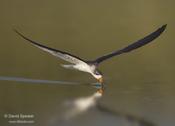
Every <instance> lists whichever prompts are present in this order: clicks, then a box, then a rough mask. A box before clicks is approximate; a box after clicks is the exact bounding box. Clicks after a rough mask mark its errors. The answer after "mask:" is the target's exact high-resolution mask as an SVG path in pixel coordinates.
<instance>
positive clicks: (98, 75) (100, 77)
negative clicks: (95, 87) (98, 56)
mask: <svg viewBox="0 0 175 126" xmlns="http://www.w3.org/2000/svg"><path fill="white" fill-rule="evenodd" d="M93 76H94V77H95V78H96V79H97V80H98V82H100V83H103V75H102V73H101V72H99V71H97V70H96V71H95V72H94V73H93Z"/></svg>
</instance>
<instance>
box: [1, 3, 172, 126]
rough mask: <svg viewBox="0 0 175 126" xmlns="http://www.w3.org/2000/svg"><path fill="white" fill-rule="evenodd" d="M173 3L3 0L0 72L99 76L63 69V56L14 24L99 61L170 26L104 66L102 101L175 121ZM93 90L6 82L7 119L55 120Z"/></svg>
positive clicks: (153, 119) (4, 104)
mask: <svg viewBox="0 0 175 126" xmlns="http://www.w3.org/2000/svg"><path fill="white" fill-rule="evenodd" d="M174 5H175V2H174V1H173V0H166V1H165V0H132V1H131V0H125V1H119V0H118V1H117V0H108V1H107V0H89V1H88V0H49V1H48V0H30V1H29V0H0V15H1V16H0V64H1V65H0V76H19V77H28V78H36V79H49V80H66V81H80V82H94V81H95V80H94V79H93V78H92V77H91V76H90V75H88V74H86V73H81V72H77V71H70V70H65V69H63V68H61V67H60V66H59V64H62V63H64V62H63V61H61V60H58V59H57V58H55V57H53V56H51V55H49V54H46V53H44V52H42V51H40V50H39V49H37V48H35V47H33V46H31V45H30V44H28V43H27V42H25V41H24V40H23V39H21V38H20V37H19V36H18V35H17V34H16V33H14V32H13V30H12V29H13V28H16V29H18V30H19V31H20V32H22V33H24V34H25V35H26V36H28V37H29V38H31V39H33V40H37V41H39V42H40V43H42V44H45V45H48V46H50V47H54V48H57V49H60V50H64V51H68V52H70V53H73V54H75V55H78V56H80V57H81V58H84V59H95V58H96V57H98V56H101V55H103V54H105V53H108V52H111V51H113V50H116V49H120V48H121V47H124V46H126V45H128V44H130V43H132V42H134V41H136V40H138V39H140V38H142V37H144V36H145V35H147V34H148V33H151V32H152V31H154V30H156V29H157V28H158V27H160V26H161V25H163V24H168V26H167V29H166V31H165V32H164V33H163V34H162V35H161V36H160V37H159V38H158V39H156V40H155V41H154V42H153V43H151V44H149V45H147V46H145V47H143V48H140V49H138V50H136V51H134V52H132V53H129V54H125V55H121V56H118V57H116V58H113V59H111V60H108V61H107V62H104V63H103V64H102V65H101V66H100V69H101V71H102V72H103V73H104V76H105V79H106V86H107V89H106V91H105V94H104V97H103V99H102V101H101V102H102V103H103V104H105V105H107V106H108V107H110V108H113V109H114V110H117V111H118V110H120V111H122V112H125V113H130V114H133V115H137V116H140V117H143V118H146V119H148V120H150V121H151V122H154V123H155V124H157V125H160V126H165V125H166V126H174V125H175V122H174V117H175V109H174V106H175V98H174V96H175V91H174V90H175V84H174V83H175V77H174V75H175V66H174V64H175V59H174V54H175V51H174V50H175V49H174V48H175V44H174V41H175V38H174V33H175V24H174V22H175V17H174V12H175V6H174ZM94 91H95V90H94V89H93V88H91V87H84V86H59V85H30V84H28V85H27V84H24V83H18V82H5V81H0V114H2V115H0V120H1V121H0V123H2V125H3V126H5V125H9V124H8V123H7V120H6V119H4V117H3V115H4V114H5V113H14V114H15V113H16V114H18V113H29V114H32V113H33V114H34V115H35V121H36V123H35V124H33V125H36V126H39V125H42V126H45V125H48V124H47V122H48V119H49V118H50V117H51V116H53V115H55V116H54V117H55V118H56V115H57V113H58V112H59V111H60V110H59V105H60V104H61V103H62V102H63V101H64V100H66V99H71V98H76V97H80V96H88V95H91V94H92V93H93V92H94ZM94 120H95V118H94ZM109 124H110V123H109ZM14 125H15V124H14Z"/></svg>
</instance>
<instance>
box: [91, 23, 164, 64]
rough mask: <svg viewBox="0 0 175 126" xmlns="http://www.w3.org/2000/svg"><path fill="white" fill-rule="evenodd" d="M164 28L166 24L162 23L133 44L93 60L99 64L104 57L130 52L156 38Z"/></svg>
mask: <svg viewBox="0 0 175 126" xmlns="http://www.w3.org/2000/svg"><path fill="white" fill-rule="evenodd" d="M165 28H166V25H163V26H162V27H160V28H158V29H157V30H156V31H154V32H153V33H151V34H149V35H147V36H146V37H144V38H142V39H140V40H138V41H136V42H134V43H133V44H131V45H129V46H127V47H125V48H123V49H121V50H117V51H114V52H112V53H110V54H107V55H104V56H102V57H99V58H97V59H96V60H95V61H94V62H95V63H97V64H99V63H100V62H102V61H104V60H106V59H109V58H111V57H113V56H117V55H120V54H122V53H127V52H130V51H132V50H134V49H137V48H139V47H142V46H144V45H146V44H148V43H150V42H151V41H153V40H154V39H156V38H157V37H158V36H159V35H160V34H161V33H162V32H163V31H164V30H165Z"/></svg>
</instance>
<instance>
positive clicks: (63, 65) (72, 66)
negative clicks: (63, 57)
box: [61, 64, 75, 69]
mask: <svg viewBox="0 0 175 126" xmlns="http://www.w3.org/2000/svg"><path fill="white" fill-rule="evenodd" d="M61 66H62V67H64V68H66V69H75V68H74V65H72V64H69V65H67V64H61Z"/></svg>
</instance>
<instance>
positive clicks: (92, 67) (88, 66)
mask: <svg viewBox="0 0 175 126" xmlns="http://www.w3.org/2000/svg"><path fill="white" fill-rule="evenodd" d="M165 28H166V25H163V26H162V27H160V28H158V29H157V30H156V31H154V32H152V33H151V34H149V35H147V36H146V37H144V38H142V39H140V40H138V41H136V42H134V43H132V44H130V45H129V46H127V47H125V48H122V49H119V50H117V51H114V52H112V53H109V54H107V55H103V56H101V57H99V58H97V59H95V60H92V61H86V60H83V59H81V58H79V57H78V56H75V55H72V54H70V53H67V52H64V51H61V50H57V49H54V48H50V47H47V46H45V45H42V44H40V43H38V42H35V41H33V40H31V39H29V38H27V37H25V36H24V35H23V34H21V33H20V32H18V31H17V30H14V31H15V32H16V33H17V34H18V35H20V36H21V37H22V38H24V39H25V40H27V41H29V42H30V43H31V44H33V45H34V46H36V47H38V48H40V49H41V50H43V51H46V52H48V53H50V54H52V55H54V56H56V57H59V58H61V59H63V60H65V61H67V62H70V63H71V64H70V65H63V67H65V68H70V69H76V70H79V71H83V72H87V73H90V74H91V75H92V76H93V77H95V78H96V79H97V80H98V81H99V82H100V83H102V82H103V75H102V73H101V72H100V71H99V70H98V68H97V67H98V65H99V64H100V63H101V62H103V61H105V60H107V59H109V58H112V57H114V56H117V55H120V54H123V53H127V52H130V51H132V50H134V49H137V48H139V47H142V46H144V45H146V44H148V43H150V42H151V41H153V40H154V39H156V38H157V37H158V36H159V35H160V34H161V33H162V32H163V31H164V30H165Z"/></svg>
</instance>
